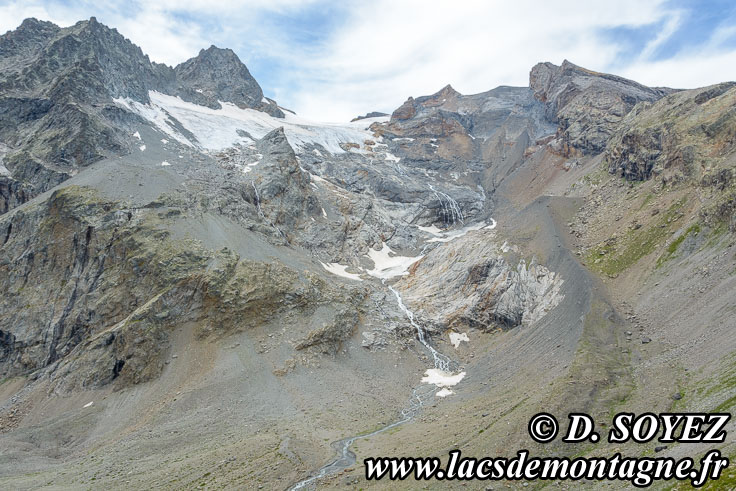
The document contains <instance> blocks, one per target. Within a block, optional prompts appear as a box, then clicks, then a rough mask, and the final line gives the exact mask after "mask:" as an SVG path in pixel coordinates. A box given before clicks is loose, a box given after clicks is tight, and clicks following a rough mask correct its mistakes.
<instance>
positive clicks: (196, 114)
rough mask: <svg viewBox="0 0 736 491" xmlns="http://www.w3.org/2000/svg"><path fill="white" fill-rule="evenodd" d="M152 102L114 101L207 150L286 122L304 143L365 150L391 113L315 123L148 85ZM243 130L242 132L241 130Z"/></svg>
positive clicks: (292, 136) (289, 133)
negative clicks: (201, 101)
mask: <svg viewBox="0 0 736 491" xmlns="http://www.w3.org/2000/svg"><path fill="white" fill-rule="evenodd" d="M148 96H149V98H150V99H151V103H150V104H141V103H140V102H137V101H134V100H132V99H130V98H118V99H114V102H115V103H116V104H118V105H120V106H122V107H124V108H126V109H127V110H129V111H131V112H133V113H135V114H138V115H139V116H141V117H143V118H144V119H146V120H148V121H150V122H151V123H153V124H154V125H155V126H156V127H157V128H158V129H160V130H161V131H162V132H164V133H165V134H166V135H168V136H170V137H171V138H173V139H174V140H176V141H178V142H179V143H182V144H184V145H187V146H192V147H201V148H205V149H208V150H222V149H224V148H227V147H231V146H233V145H234V144H236V143H249V142H251V141H253V140H252V139H251V138H248V137H247V136H245V134H244V133H243V132H246V133H247V134H249V135H251V136H252V137H253V138H254V139H260V138H262V137H263V136H265V135H266V134H267V133H268V132H269V131H271V130H274V129H276V128H279V127H283V128H284V132H285V133H286V137H287V138H288V139H289V143H291V144H292V145H294V146H296V147H300V148H303V147H305V146H306V145H309V144H319V145H321V146H322V147H323V148H325V149H326V150H328V151H329V152H331V153H333V154H334V153H343V152H344V150H343V149H342V148H340V144H341V143H357V144H358V145H360V150H359V151H361V152H365V151H367V150H366V148H365V145H364V141H365V140H370V139H373V138H374V136H373V133H372V132H371V131H370V130H368V127H369V126H370V125H371V124H373V123H374V122H377V121H386V120H387V119H388V118H387V117H381V118H370V119H361V120H359V121H356V122H354V123H334V124H333V123H316V122H313V121H309V120H306V119H302V118H300V117H299V116H296V115H294V114H291V113H289V112H286V113H285V114H286V117H285V118H274V117H272V116H270V115H268V114H266V113H264V112H262V111H256V110H255V109H240V108H239V107H238V106H236V105H235V104H232V103H230V102H222V101H219V102H220V105H221V106H222V108H221V109H210V108H208V107H205V106H199V105H197V104H193V103H191V102H186V101H184V100H182V99H181V98H179V97H174V96H170V95H166V94H162V93H160V92H156V91H149V93H148ZM177 122H178V123H179V124H180V125H181V126H182V127H183V128H184V129H185V130H186V131H188V132H189V133H191V135H193V136H194V141H192V139H190V138H189V137H188V136H187V135H186V134H185V133H186V132H182V131H180V130H179V129H177V126H178V125H177ZM238 130H240V134H238V133H239V131H238Z"/></svg>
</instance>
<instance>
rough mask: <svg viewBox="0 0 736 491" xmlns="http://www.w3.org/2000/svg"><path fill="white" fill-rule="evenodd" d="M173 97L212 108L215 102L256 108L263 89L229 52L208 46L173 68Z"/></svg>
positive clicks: (259, 102) (217, 106)
mask: <svg viewBox="0 0 736 491" xmlns="http://www.w3.org/2000/svg"><path fill="white" fill-rule="evenodd" d="M174 72H175V73H176V79H177V83H178V87H177V92H178V94H177V95H180V96H181V97H182V98H183V99H185V100H188V101H191V102H194V103H195V104H200V105H203V106H207V107H210V108H213V109H219V108H220V107H221V105H220V102H219V101H224V102H232V103H233V104H235V105H237V106H238V107H240V108H251V109H260V108H262V107H263V106H264V104H266V105H270V104H268V103H264V98H263V90H261V86H260V85H258V82H256V80H255V78H253V76H252V75H251V74H250V72H249V71H248V68H247V67H246V66H245V65H244V64H243V62H241V61H240V58H238V55H236V54H235V53H234V52H233V50H231V49H221V48H218V47H217V46H214V45H212V46H210V47H209V48H207V49H203V50H201V51H200V52H199V54H198V55H197V56H196V57H194V58H191V59H189V60H187V61H185V62H184V63H182V64H180V65H178V66H177V67H176V68H174Z"/></svg>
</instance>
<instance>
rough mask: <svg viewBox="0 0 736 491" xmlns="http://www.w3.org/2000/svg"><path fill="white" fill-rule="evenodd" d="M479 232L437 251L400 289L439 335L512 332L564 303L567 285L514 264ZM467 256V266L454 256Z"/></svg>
mask: <svg viewBox="0 0 736 491" xmlns="http://www.w3.org/2000/svg"><path fill="white" fill-rule="evenodd" d="M486 234H488V232H486V231H483V230H479V231H476V232H470V233H469V234H468V235H466V236H465V237H461V238H459V239H455V241H453V247H448V248H442V247H439V248H437V249H434V250H433V251H431V252H430V253H428V254H427V256H426V257H425V258H424V259H422V260H421V261H420V262H419V263H418V265H417V266H416V268H415V269H414V274H413V275H412V276H411V277H408V278H406V279H402V280H401V281H400V282H399V283H398V287H399V288H400V289H401V291H402V292H405V293H404V298H405V299H406V300H407V303H408V304H409V305H411V306H412V307H416V308H417V310H416V311H415V312H417V313H419V314H420V315H422V316H423V318H424V319H427V320H430V321H432V323H433V324H434V325H435V326H436V329H440V330H445V329H448V328H454V329H467V328H474V329H481V330H487V331H488V330H493V329H498V328H501V329H510V328H514V327H518V326H521V325H522V324H524V325H528V324H530V323H532V322H534V321H536V320H538V319H540V318H541V317H542V316H544V314H545V313H546V312H547V311H548V310H550V309H552V308H553V307H555V306H556V305H557V304H558V303H559V302H560V301H561V300H562V298H563V295H562V294H561V291H560V289H561V286H562V283H563V280H562V279H561V278H559V277H557V276H556V275H555V273H554V272H551V271H549V270H548V269H547V268H545V267H544V266H542V265H540V264H537V263H536V262H535V261H531V262H530V263H529V264H527V263H526V261H524V260H519V261H518V262H516V264H514V263H511V262H510V261H509V260H507V259H506V258H505V257H504V255H503V254H502V252H501V250H499V249H498V248H497V245H494V243H493V242H492V241H490V240H484V236H485V235H486ZM456 254H462V256H461V257H464V258H467V260H466V261H464V262H456V261H452V259H451V257H450V255H456Z"/></svg>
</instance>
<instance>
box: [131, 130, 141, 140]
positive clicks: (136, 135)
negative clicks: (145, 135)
mask: <svg viewBox="0 0 736 491" xmlns="http://www.w3.org/2000/svg"><path fill="white" fill-rule="evenodd" d="M133 136H134V137H136V138H138V139H139V140H140V139H141V134H140V133H138V132H137V131H136V132H135V133H133Z"/></svg>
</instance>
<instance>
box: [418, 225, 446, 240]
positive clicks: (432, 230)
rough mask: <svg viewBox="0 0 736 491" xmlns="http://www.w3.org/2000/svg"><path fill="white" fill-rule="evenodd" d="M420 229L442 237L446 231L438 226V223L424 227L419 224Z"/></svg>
mask: <svg viewBox="0 0 736 491" xmlns="http://www.w3.org/2000/svg"><path fill="white" fill-rule="evenodd" d="M417 228H418V229H419V230H421V231H422V232H427V233H428V234H432V235H434V236H437V237H442V236H443V235H444V232H443V231H442V230H441V229H439V228H437V226H436V225H430V226H429V227H422V226H421V225H419V226H417Z"/></svg>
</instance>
